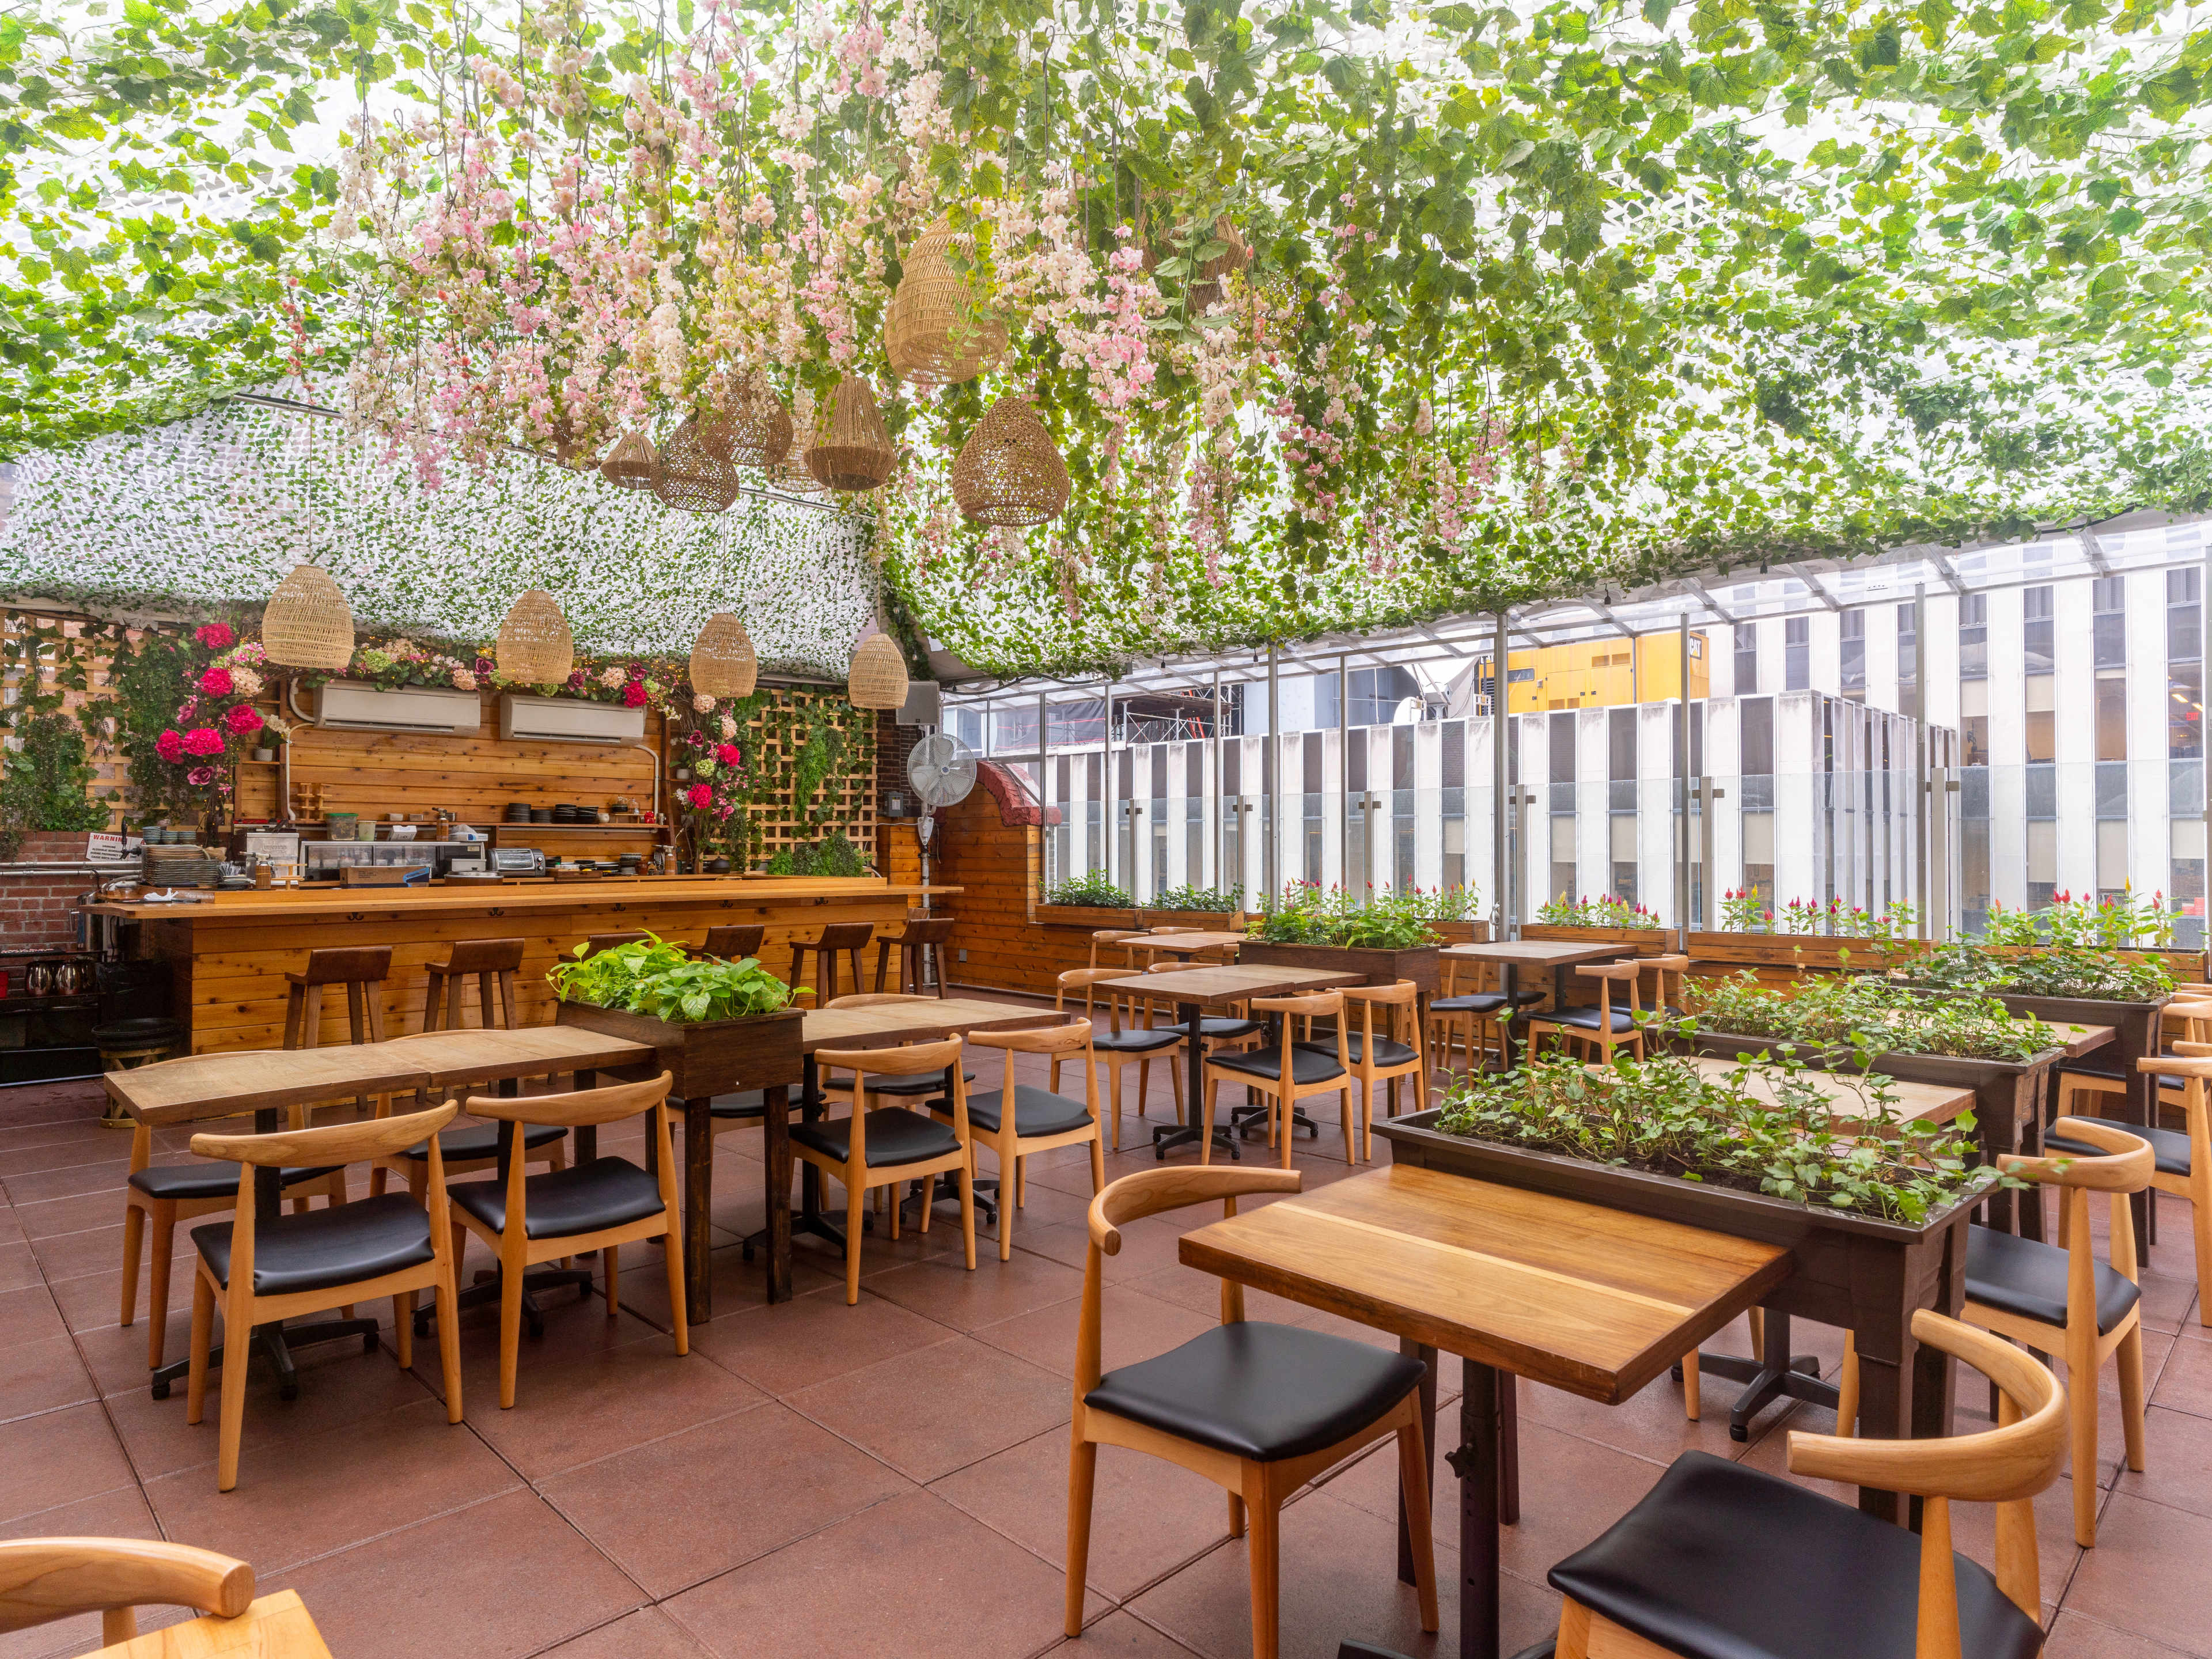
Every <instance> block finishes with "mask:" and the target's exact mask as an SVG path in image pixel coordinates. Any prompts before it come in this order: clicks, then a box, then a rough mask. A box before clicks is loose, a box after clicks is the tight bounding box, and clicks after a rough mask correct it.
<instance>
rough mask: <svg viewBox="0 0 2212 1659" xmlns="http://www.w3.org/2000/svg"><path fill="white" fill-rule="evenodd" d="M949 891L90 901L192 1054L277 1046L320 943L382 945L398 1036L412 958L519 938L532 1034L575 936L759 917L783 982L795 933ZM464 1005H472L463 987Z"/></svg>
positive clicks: (648, 882) (403, 892) (379, 892)
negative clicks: (154, 966)
mask: <svg viewBox="0 0 2212 1659" xmlns="http://www.w3.org/2000/svg"><path fill="white" fill-rule="evenodd" d="M959 891H960V890H959V889H958V888H957V887H921V886H915V885H910V884H902V885H899V886H893V885H891V884H890V883H889V882H887V881H884V879H883V878H880V877H857V878H805V877H770V878H744V879H741V878H737V877H731V876H641V877H620V876H614V877H608V878H605V879H603V880H599V881H562V882H554V881H542V880H532V881H503V882H497V883H489V882H486V883H474V882H471V883H467V884H453V885H450V886H426V887H344V888H341V887H334V886H324V885H320V884H318V885H316V886H314V887H303V888H287V889H276V888H269V889H264V890H255V891H252V892H234V893H216V892H206V893H202V894H201V895H200V899H199V902H197V903H190V904H149V903H146V902H143V901H135V900H107V901H104V902H100V903H97V904H92V905H88V906H87V907H86V908H87V909H88V910H90V911H92V912H93V913H94V914H95V915H110V916H115V917H118V918H120V919H122V920H123V921H131V922H136V923H137V924H138V926H137V927H136V928H135V929H133V930H131V943H130V945H129V947H128V948H129V949H130V951H131V954H132V955H133V956H134V957H138V958H140V959H144V960H155V961H161V962H165V963H167V964H168V966H169V970H170V975H171V987H172V994H171V1002H170V1006H171V1009H172V1011H173V1012H174V1013H175V1014H176V1015H177V1016H178V1017H179V1018H187V1019H189V1021H190V1023H191V1043H192V1052H193V1053H195V1054H212V1053H217V1052H221V1051H223V1050H227V1049H232V1048H279V1047H281V1046H282V1045H283V1041H284V999H285V984H284V975H285V974H286V973H288V972H291V971H295V970H296V969H301V968H302V967H304V966H305V965H306V963H307V952H308V951H312V950H315V949H319V948H322V947H325V946H338V945H390V946H391V947H392V971H391V976H390V977H389V978H388V979H386V981H385V982H384V1030H385V1034H386V1036H404V1035H406V1034H407V1033H409V1032H411V1031H418V1030H422V1003H423V998H424V996H425V994H426V993H427V990H428V974H427V972H426V970H425V966H424V964H426V963H429V962H431V961H434V960H438V959H441V958H442V957H444V956H445V954H446V952H447V950H448V949H449V948H450V947H451V946H452V945H453V944H454V943H455V942H456V941H457V940H460V939H521V940H522V941H523V952H522V967H521V969H520V972H519V973H518V974H517V975H516V981H517V983H516V993H517V1002H518V1005H519V1006H518V1007H517V1009H516V1018H517V1021H518V1023H519V1024H523V1025H544V1024H550V1023H551V1022H552V1018H553V995H552V990H551V987H550V986H548V985H547V984H546V982H545V972H546V970H547V969H549V968H550V967H551V966H552V965H553V964H554V963H555V962H556V961H558V960H559V959H560V958H561V957H564V956H566V955H567V954H568V952H570V951H573V950H574V947H575V946H576V945H579V944H580V943H581V942H582V941H583V939H584V938H585V937H586V935H587V934H591V933H637V932H650V933H658V934H659V936H660V937H662V938H663V939H674V940H680V941H683V942H684V943H686V944H691V945H696V944H699V943H701V942H702V941H703V940H704V939H705V938H706V936H707V930H708V928H709V927H714V926H716V925H718V924H720V923H730V922H734V923H747V922H751V923H757V924H759V925H760V926H761V927H763V928H765V929H766V935H765V938H764V939H763V944H762V946H761V951H760V955H761V959H762V961H763V963H766V964H767V966H768V968H769V970H770V971H771V972H773V973H775V975H778V976H779V977H788V976H789V974H790V971H791V942H792V940H793V939H812V938H814V937H816V936H817V934H818V933H820V932H821V930H822V928H823V927H824V926H825V925H826V924H828V923H830V922H868V923H872V925H873V926H874V927H875V928H876V930H877V932H878V933H879V934H886V935H889V934H896V933H899V932H901V931H902V929H903V928H904V927H905V926H906V921H907V913H908V909H909V908H911V907H914V906H915V905H919V904H920V903H921V902H922V901H923V900H924V899H925V898H928V899H930V900H931V901H932V902H933V906H934V908H937V909H938V910H939V911H940V912H947V911H949V910H951V909H952V908H957V894H958V893H959ZM948 899H951V901H952V903H951V905H950V906H948V905H947V903H946V901H947V900H948ZM874 955H875V953H874V952H873V951H869V952H868V953H867V955H866V961H867V962H868V963H872V962H873V961H874ZM886 988H888V987H886ZM327 995H328V997H329V1006H328V1009H327V1011H326V1012H325V1017H324V1019H323V1021H322V1026H321V1038H322V1041H323V1042H325V1043H337V1042H346V1041H347V1040H348V1032H347V1026H346V1012H345V1003H346V1000H345V996H344V993H343V989H342V988H334V989H333V990H331V992H329V993H328V994H327ZM463 1000H464V1002H465V1003H466V1004H468V1005H469V1006H471V1007H473V1006H474V1005H475V1000H476V999H475V994H474V987H470V989H469V991H468V992H467V993H466V994H465V995H464V998H463Z"/></svg>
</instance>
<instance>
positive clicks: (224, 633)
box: [192, 623, 238, 651]
mask: <svg viewBox="0 0 2212 1659" xmlns="http://www.w3.org/2000/svg"><path fill="white" fill-rule="evenodd" d="M192 637H193V638H194V639H196V640H197V641H199V642H200V643H201V644H202V645H204V646H205V647H207V648H208V649H209V650H210V651H227V650H228V649H229V648H230V647H232V646H233V645H235V644H236V643H237V642H238V635H236V634H234V633H233V632H232V631H231V627H230V624H229V623H204V624H202V625H201V626H200V627H198V628H196V629H193V630H192Z"/></svg>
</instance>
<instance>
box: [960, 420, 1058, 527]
mask: <svg viewBox="0 0 2212 1659" xmlns="http://www.w3.org/2000/svg"><path fill="white" fill-rule="evenodd" d="M952 499H953V500H954V501H957V502H958V503H959V504H960V510H961V511H962V512H963V513H966V514H967V515H968V516H969V518H971V519H974V520H976V521H977V522H978V523H979V524H987V525H1000V526H1011V527H1013V528H1017V529H1018V528H1019V527H1021V526H1024V525H1032V524H1042V523H1043V522H1044V521H1045V520H1047V519H1055V518H1058V517H1059V516H1060V512H1061V510H1062V509H1063V508H1065V507H1066V506H1067V467H1066V463H1064V462H1063V461H1061V459H1060V452H1059V451H1058V450H1056V449H1054V447H1052V435H1051V434H1050V433H1048V432H1047V431H1046V430H1045V429H1044V422H1042V421H1040V420H1038V419H1037V417H1036V410H1034V409H1032V408H1030V402H1029V399H1028V398H1024V396H1022V394H1021V393H1020V392H1006V393H1005V394H1003V395H1002V396H1001V397H1000V399H999V401H998V402H996V403H995V404H992V405H991V407H990V408H989V409H988V410H986V411H985V413H984V416H983V418H982V419H981V420H980V421H978V422H976V423H975V430H974V431H973V432H971V433H969V435H968V441H967V442H966V443H964V444H963V445H961V446H960V454H959V456H958V458H957V459H955V460H954V461H953V463H952Z"/></svg>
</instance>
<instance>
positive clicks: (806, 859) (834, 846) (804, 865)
mask: <svg viewBox="0 0 2212 1659" xmlns="http://www.w3.org/2000/svg"><path fill="white" fill-rule="evenodd" d="M761 871H762V873H763V874H764V875H770V876H865V875H869V874H872V873H873V872H872V869H871V868H870V866H869V864H868V861H867V860H866V859H864V858H862V857H861V856H860V848H857V847H855V846H854V845H853V843H852V842H849V841H848V840H846V839H845V832H844V831H843V830H842V829H833V830H831V831H830V832H829V834H828V835H826V836H823V838H822V839H821V840H820V841H818V842H815V843H814V844H813V845H812V846H811V847H810V846H800V847H786V848H782V849H781V850H780V851H779V852H777V854H775V857H773V858H771V859H770V860H769V861H768V862H767V863H766V864H764V865H763V866H761Z"/></svg>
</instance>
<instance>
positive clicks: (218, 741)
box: [185, 726, 222, 758]
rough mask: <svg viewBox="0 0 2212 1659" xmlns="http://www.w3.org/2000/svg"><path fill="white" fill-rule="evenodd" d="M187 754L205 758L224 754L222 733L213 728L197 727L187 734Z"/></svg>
mask: <svg viewBox="0 0 2212 1659" xmlns="http://www.w3.org/2000/svg"><path fill="white" fill-rule="evenodd" d="M185 753H186V754H187V755H197V756H200V757H203V758H205V757H209V756H211V755H220V754H221V753H222V732H218V731H216V729H215V727H213V726H194V727H192V729H191V731H189V732H185Z"/></svg>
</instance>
